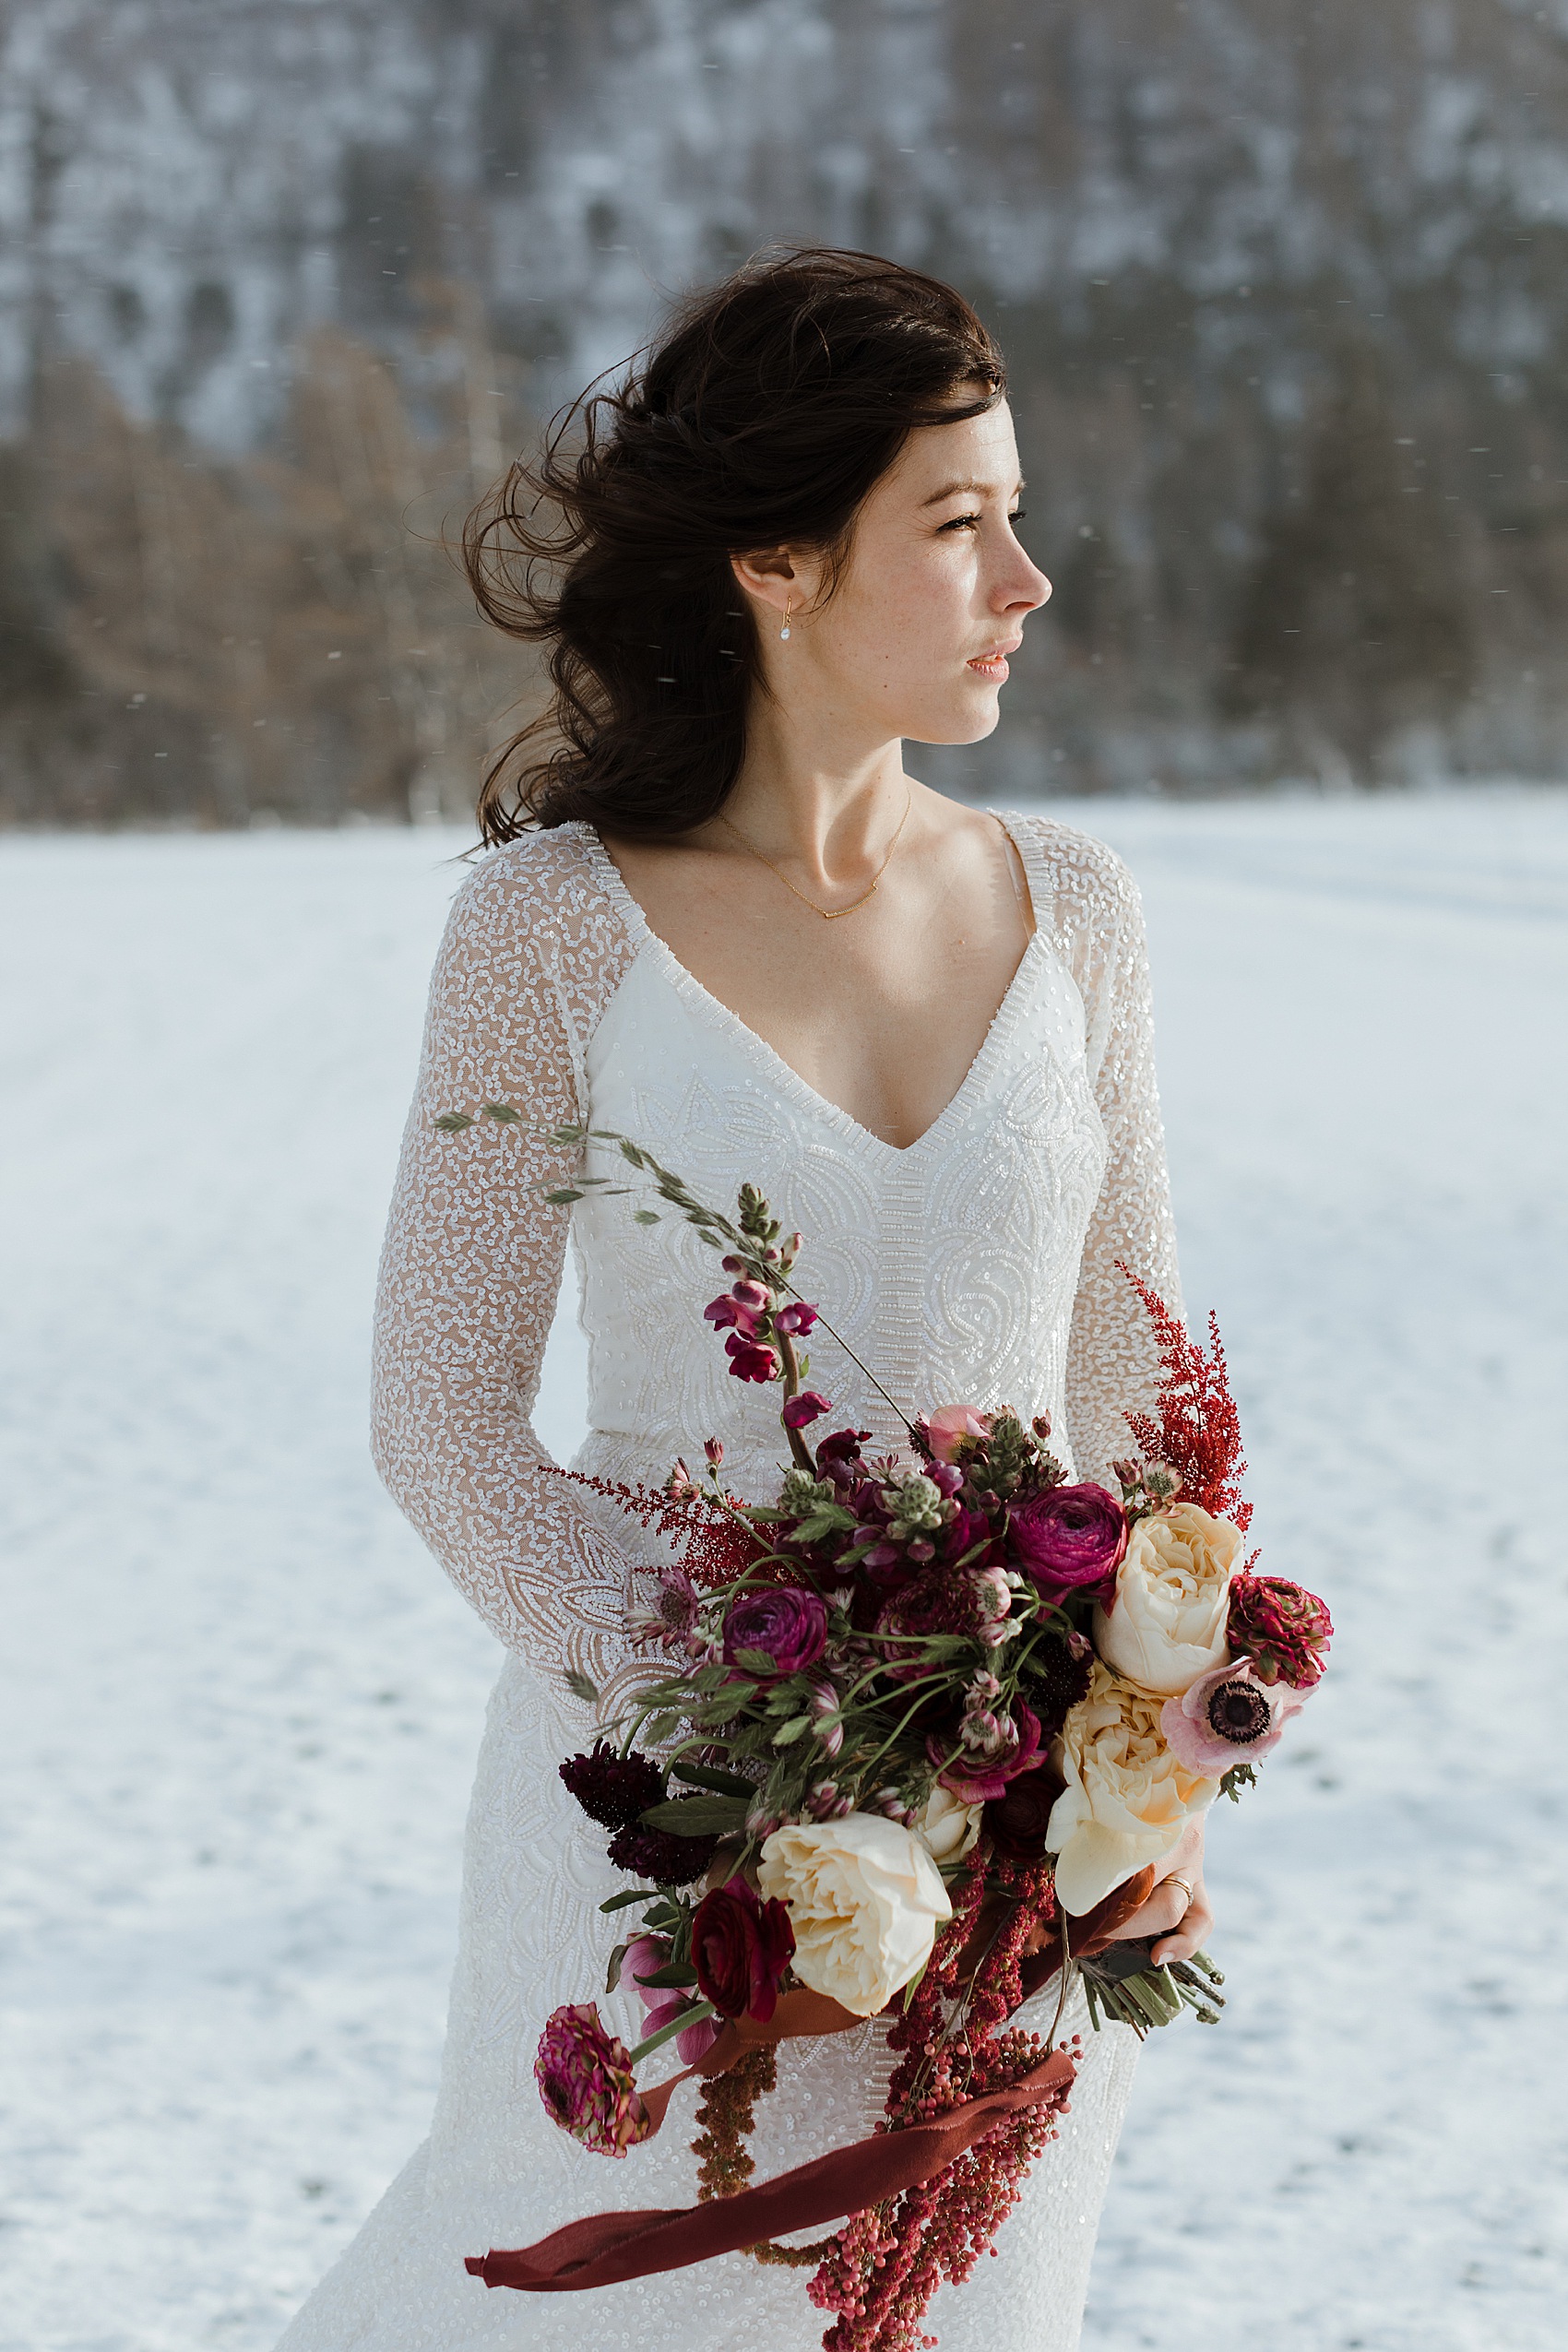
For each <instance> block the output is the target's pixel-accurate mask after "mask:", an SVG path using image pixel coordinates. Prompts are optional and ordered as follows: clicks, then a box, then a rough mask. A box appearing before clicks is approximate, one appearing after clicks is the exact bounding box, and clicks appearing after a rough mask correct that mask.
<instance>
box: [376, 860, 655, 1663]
mask: <svg viewBox="0 0 1568 2352" xmlns="http://www.w3.org/2000/svg"><path fill="white" fill-rule="evenodd" d="M575 849H576V844H574V843H571V842H563V841H560V840H558V839H557V838H556V837H553V836H552V837H542V838H538V837H536V838H533V839H529V840H527V841H524V842H519V843H517V844H515V845H513V847H512V848H511V849H506V850H502V851H499V852H497V853H496V854H495V855H494V856H493V857H492V858H490V859H489V860H487V861H486V862H485V863H484V864H483V865H482V866H481V868H480V869H479V871H478V872H477V873H475V874H474V875H473V876H472V878H471V879H470V880H469V882H468V883H467V884H466V885H465V886H464V888H463V890H462V892H461V893H460V895H459V897H458V898H457V904H456V906H455V907H454V909H453V912H452V916H451V919H450V921H449V922H448V924H447V928H446V934H445V939H444V941H443V943H442V947H441V952H440V956H439V957H438V959H437V962H436V967H435V975H434V981H433V983H432V988H431V1000H430V1014H429V1019H428V1022H427V1025H426V1029H425V1039H424V1051H423V1055H422V1062H421V1066H420V1075H419V1085H418V1088H417V1090H416V1093H415V1096H414V1104H413V1109H412V1111H411V1112H410V1118H409V1125H408V1130H407V1133H406V1134H405V1137H404V1142H403V1154H402V1160H401V1164H400V1166H399V1168H398V1182H397V1188H396V1191H395V1194H394V1196H393V1202H392V1211H391V1218H390V1222H389V1224H388V1227H387V1233H386V1246H385V1249H384V1252H383V1254H382V1262H381V1279H380V1285H379V1290H378V1296H377V1301H376V1332H375V1357H374V1405H373V1423H372V1428H373V1450H374V1456H375V1463H376V1467H377V1468H378V1469H379V1471H380V1472H381V1475H382V1478H383V1479H385V1481H386V1486H387V1488H388V1489H389V1491H391V1493H392V1495H393V1496H394V1498H395V1499H396V1501H397V1502H398V1503H399V1504H400V1505H401V1507H402V1509H403V1510H404V1511H405V1512H406V1513H407V1515H408V1516H409V1518H410V1520H411V1521H412V1523H413V1525H414V1526H415V1527H417V1528H418V1530H419V1532H420V1534H421V1535H422V1537H423V1538H424V1540H425V1542H426V1543H427V1544H428V1545H429V1546H430V1548H431V1550H432V1551H434V1554H435V1556H436V1558H437V1560H439V1561H440V1562H441V1564H442V1566H443V1567H444V1568H445V1571H446V1573H447V1574H448V1575H449V1576H450V1577H451V1578H452V1581H453V1583H454V1584H455V1585H456V1586H457V1588H458V1590H459V1591H460V1592H461V1593H462V1594H463V1595H464V1597H465V1598H467V1599H468V1600H469V1601H471V1602H472V1604H473V1606H474V1608H475V1609H477V1610H478V1611H479V1613H480V1615H481V1617H482V1618H483V1619H484V1621H485V1622H486V1624H487V1625H489V1626H490V1627H491V1628H492V1630H493V1632H494V1633H498V1634H499V1635H500V1637H501V1639H502V1640H503V1641H504V1642H505V1643H506V1644H508V1645H509V1646H510V1647H512V1648H514V1649H517V1650H520V1651H522V1652H523V1653H524V1654H525V1655H526V1656H527V1657H529V1659H530V1661H531V1662H532V1663H533V1664H534V1665H535V1666H536V1667H537V1668H538V1669H540V1672H542V1673H544V1674H547V1675H551V1676H556V1675H559V1674H560V1673H561V1672H562V1671H563V1670H564V1669H566V1668H568V1667H575V1668H577V1669H581V1670H582V1671H583V1672H584V1673H586V1674H588V1676H589V1677H590V1678H591V1679H592V1680H593V1681H595V1682H596V1683H600V1684H603V1683H604V1682H605V1681H607V1680H608V1679H609V1678H610V1676H611V1675H612V1671H613V1669H615V1668H616V1666H618V1665H619V1664H620V1663H621V1662H622V1660H623V1657H624V1609H625V1596H626V1589H627V1570H628V1562H627V1559H626V1557H625V1555H624V1553H623V1552H622V1551H621V1550H620V1549H619V1548H618V1547H617V1546H616V1544H615V1543H614V1542H613V1540H612V1538H610V1537H609V1536H607V1535H606V1534H605V1533H604V1532H603V1531H602V1529H601V1528H600V1527H599V1526H596V1525H595V1524H594V1523H593V1521H592V1520H591V1519H590V1518H589V1517H588V1515H586V1514H585V1512H584V1511H583V1509H582V1508H581V1507H580V1504H579V1503H578V1500H577V1497H576V1493H575V1491H574V1490H573V1489H572V1488H571V1487H570V1486H568V1485H567V1484H566V1482H565V1481H564V1479H558V1478H552V1477H551V1476H549V1475H548V1474H547V1471H546V1469H545V1467H544V1466H545V1465H546V1464H547V1463H548V1462H549V1459H550V1457H549V1455H547V1454H546V1453H545V1451H544V1449H543V1448H542V1447H541V1446H540V1443H539V1441H538V1439H537V1438H536V1437H535V1435H534V1433H533V1429H532V1427H531V1424H530V1422H529V1413H530V1412H531V1410H532V1408H533V1403H534V1399H535V1396H537V1394H538V1390H539V1375H540V1360H541V1358H542V1356H543V1353H544V1345H545V1341H546V1338H547V1337H548V1336H549V1331H550V1324H551V1321H552V1316H553V1313H554V1310H555V1303H556V1300H557V1297H558V1294H559V1289H560V1281H561V1272H562V1265H563V1261H564V1252H565V1244H566V1227H567V1219H566V1215H565V1212H564V1210H562V1209H560V1208H552V1207H550V1206H547V1205H545V1204H544V1203H543V1202H542V1201H541V1200H540V1191H539V1188H540V1182H541V1181H547V1180H549V1179H550V1178H552V1177H553V1178H556V1179H557V1180H560V1179H563V1178H565V1177H566V1176H568V1175H569V1172H570V1166H569V1162H568V1160H567V1159H566V1158H565V1156H564V1155H563V1154H562V1153H560V1152H559V1151H556V1152H552V1150H551V1149H550V1147H549V1146H547V1145H545V1144H544V1143H543V1142H542V1140H541V1139H540V1136H539V1135H537V1134H534V1133H532V1132H531V1127H532V1125H534V1124H537V1125H538V1127H540V1128H549V1127H553V1126H559V1125H562V1124H569V1123H576V1121H577V1120H578V1119H579V1118H580V1116H581V1112H580V1110H579V1090H580V1086H581V1067H582V1050H583V1046H584V1044H585V1042H586V1039H587V1036H588V1034H589V1033H590V1032H591V1027H592V1024H593V1021H594V1019H595V1018H596V1017H597V1014H598V1012H600V1011H602V1006H603V1004H604V1003H605V1002H607V1001H608V997H609V995H610V994H611V993H612V992H613V988H614V985H615V984H616V982H617V981H618V980H619V978H620V974H621V970H622V969H624V964H625V962H626V961H627V960H629V956H630V952H631V951H630V947H629V943H627V942H626V940H625V938H624V934H622V933H620V932H618V930H617V929H616V927H615V926H613V924H612V923H610V922H609V921H608V920H607V918H606V916H605V913H604V910H603V909H599V910H598V911H597V912H596V911H595V910H594V909H593V908H592V907H591V905H590V904H589V902H588V898H587V896H586V894H585V893H584V892H583V890H582V888H581V883H580V878H578V879H577V884H576V896H575V897H574V892H573V883H574V868H575V865H576V864H577V863H579V862H580V861H576V860H575V859H574V856H573V852H574V851H575ZM493 1101H503V1102H509V1103H513V1104H515V1105H516V1107H517V1109H518V1110H519V1111H522V1113H523V1114H524V1121H525V1123H524V1124H519V1125H515V1126H505V1127H502V1126H498V1125H495V1124H493V1123H492V1122H490V1121H488V1120H483V1119H481V1120H480V1121H479V1123H477V1124H476V1125H475V1126H473V1127H470V1128H468V1129H465V1130H464V1131H463V1132H462V1133H461V1134H443V1133H441V1132H440V1131H439V1130H438V1129H437V1128H436V1127H435V1125H434V1120H435V1118H436V1116H437V1114H438V1113H440V1112H442V1111H455V1110H460V1111H469V1112H470V1113H474V1112H477V1111H479V1110H480V1109H481V1106H482V1105H483V1104H484V1103H486V1102H493Z"/></svg>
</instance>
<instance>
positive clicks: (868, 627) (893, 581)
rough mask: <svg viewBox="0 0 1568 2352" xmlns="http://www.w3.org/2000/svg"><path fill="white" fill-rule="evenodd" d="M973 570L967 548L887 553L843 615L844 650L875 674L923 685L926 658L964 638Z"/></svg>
mask: <svg viewBox="0 0 1568 2352" xmlns="http://www.w3.org/2000/svg"><path fill="white" fill-rule="evenodd" d="M973 570H974V565H973V562H972V560H968V557H967V551H966V552H960V553H955V552H952V551H949V550H947V549H944V550H942V552H941V554H940V556H939V557H937V558H934V559H933V558H932V555H931V554H930V553H929V552H927V551H923V550H922V551H920V552H917V553H916V554H914V555H913V556H911V555H910V554H909V552H908V551H903V552H899V553H898V554H897V555H890V556H889V557H888V559H887V561H886V563H885V564H883V565H880V566H879V567H878V576H877V577H876V579H875V581H874V584H872V585H869V586H868V587H867V588H864V589H862V590H861V592H860V593H859V594H857V596H856V597H855V599H854V610H853V612H852V614H850V613H849V612H847V613H846V615H845V619H846V623H847V624H848V625H847V627H846V630H845V633H844V639H843V647H844V651H845V653H846V655H847V656H849V658H850V659H852V660H853V661H854V662H855V664H856V666H857V667H861V668H862V669H863V671H865V672H866V673H868V674H870V675H873V676H875V677H877V678H878V679H880V680H885V681H887V682H893V681H897V682H898V683H901V684H906V685H909V686H927V687H929V685H930V684H931V683H932V664H933V663H938V664H945V663H948V662H950V661H951V660H952V659H953V657H954V654H955V652H956V650H958V649H959V648H961V647H963V646H964V645H966V644H967V642H968V636H969V634H970V628H971V624H970V618H969V608H970V595H971V588H972V574H973Z"/></svg>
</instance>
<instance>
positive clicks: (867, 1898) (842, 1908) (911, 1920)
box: [757, 1813, 953, 2017]
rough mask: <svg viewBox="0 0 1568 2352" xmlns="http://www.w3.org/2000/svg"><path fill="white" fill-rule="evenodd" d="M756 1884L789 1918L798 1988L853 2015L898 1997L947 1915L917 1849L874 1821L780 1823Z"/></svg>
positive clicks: (925, 1855)
mask: <svg viewBox="0 0 1568 2352" xmlns="http://www.w3.org/2000/svg"><path fill="white" fill-rule="evenodd" d="M757 1884H758V1887H759V1889H760V1890H761V1893H762V1895H763V1899H764V1900H765V1901H771V1900H772V1899H774V1898H775V1897H777V1899H778V1901H779V1902H781V1903H783V1904H784V1905H785V1906H786V1907H787V1908H788V1910H789V1913H790V1926H791V1927H792V1928H793V1929H794V1930H795V1956H794V1959H793V1961H792V1962H791V1964H790V1965H791V1966H792V1967H793V1968H794V1971H795V1974H796V1976H797V1977H799V1978H800V1980H801V1982H802V1984H803V1985H810V1986H811V1988H812V1990H814V1992H823V1993H826V1995H827V1997H828V1999H829V2000H830V2001H836V2002H838V2003H839V2005H840V2007H841V2008H844V2009H848V2010H849V2011H851V2012H852V2013H853V2014H854V2015H855V2016H857V2017H873V2016H874V2015H875V2014H876V2012H877V2011H878V2010H879V2009H885V2007H886V2005H887V2003H888V2002H890V2001H891V2000H892V1998H893V1996H894V1994H895V1993H896V1992H900V1991H902V1990H903V1988H904V1987H905V1986H906V1985H907V1984H908V1983H909V1978H911V1977H912V1976H913V1975H914V1974H915V1972H916V1970H917V1969H919V1968H923V1967H924V1966H925V1964H926V1962H927V1960H928V1959H929V1958H930V1956H931V1947H932V1943H933V1942H935V1941H936V1930H937V1929H938V1928H939V1927H941V1926H942V1925H943V1924H944V1921H946V1920H948V1919H950V1918H952V1916H953V1907H952V1905H951V1904H950V1903H949V1902H948V1900H947V1890H946V1888H945V1887H944V1885H943V1883H942V1873H941V1872H940V1871H939V1870H938V1869H937V1867H936V1864H935V1863H934V1862H933V1861H932V1858H931V1855H930V1853H929V1852H928V1851H927V1849H926V1847H925V1846H924V1844H923V1843H922V1841H921V1839H920V1838H918V1837H917V1836H915V1835H914V1834H913V1832H912V1831H910V1830H908V1829H905V1828H903V1827H902V1826H901V1825H900V1824H899V1823H897V1822H893V1821H886V1820H885V1819H884V1818H883V1816H882V1815H881V1814H879V1813H846V1814H845V1816H844V1818H843V1820H842V1821H822V1822H789V1823H786V1824H785V1826H784V1827H783V1828H782V1829H776V1830H775V1831H774V1833H773V1835H772V1836H771V1837H770V1838H768V1840H767V1841H766V1844H765V1846H764V1847H763V1849H762V1860H761V1865H760V1867H759V1869H758V1871H757Z"/></svg>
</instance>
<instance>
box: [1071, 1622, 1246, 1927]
mask: <svg viewBox="0 0 1568 2352" xmlns="http://www.w3.org/2000/svg"><path fill="white" fill-rule="evenodd" d="M1161 1705H1163V1701H1161V1700H1159V1699H1158V1698H1152V1697H1150V1696H1149V1695H1148V1693H1146V1692H1144V1691H1140V1690H1136V1689H1134V1686H1133V1684H1132V1683H1130V1682H1124V1681H1123V1680H1122V1678H1121V1677H1120V1676H1119V1675H1116V1674H1112V1673H1111V1672H1109V1671H1108V1669H1106V1668H1105V1667H1104V1666H1103V1665H1101V1663H1100V1661H1099V1658H1096V1659H1095V1661H1094V1664H1093V1666H1092V1668H1091V1669H1090V1680H1089V1687H1088V1693H1087V1697H1085V1698H1082V1699H1080V1700H1079V1702H1078V1704H1077V1705H1076V1706H1075V1707H1074V1708H1072V1709H1071V1711H1070V1712H1069V1714H1068V1716H1067V1720H1066V1722H1065V1723H1064V1724H1063V1727H1062V1734H1061V1737H1060V1738H1059V1739H1058V1740H1056V1741H1055V1742H1054V1744H1053V1746H1052V1748H1051V1760H1052V1762H1053V1763H1054V1764H1055V1765H1056V1768H1057V1770H1058V1771H1059V1772H1060V1773H1061V1775H1062V1777H1063V1780H1064V1781H1065V1782H1066V1784H1067V1785H1066V1787H1065V1788H1063V1792H1062V1794H1061V1796H1060V1797H1058V1799H1057V1800H1056V1802H1055V1804H1054V1805H1053V1806H1052V1807H1051V1821H1050V1823H1049V1825H1048V1827H1047V1830H1046V1836H1045V1843H1046V1848H1047V1850H1048V1852H1050V1853H1052V1854H1054V1855H1055V1857H1056V1895H1057V1900H1058V1901H1059V1902H1060V1903H1061V1905H1062V1907H1063V1909H1064V1910H1066V1911H1068V1912H1070V1913H1071V1914H1072V1915H1073V1917H1074V1918H1081V1917H1082V1915H1083V1914H1084V1912H1086V1911H1088V1910H1092V1909H1093V1907H1094V1906H1095V1905H1096V1904H1097V1903H1098V1902H1099V1901H1100V1899H1101V1898H1102V1896H1104V1895H1109V1894H1111V1891H1112V1889H1113V1888H1115V1887H1118V1886H1120V1885H1122V1883H1123V1881H1124V1880H1126V1879H1130V1878H1131V1877H1132V1876H1133V1875H1134V1872H1135V1871H1141V1870H1142V1869H1143V1867H1144V1865H1145V1863H1146V1862H1158V1860H1159V1859H1160V1858H1161V1857H1162V1856H1163V1855H1166V1854H1169V1853H1170V1849H1171V1847H1173V1846H1174V1845H1175V1843H1176V1841H1177V1839H1178V1838H1179V1837H1180V1836H1181V1835H1182V1830H1183V1829H1184V1828H1185V1826H1186V1823H1187V1822H1188V1820H1189V1819H1190V1817H1191V1816H1192V1815H1193V1814H1194V1813H1200V1812H1204V1811H1205V1809H1206V1807H1207V1806H1209V1805H1212V1804H1213V1802H1214V1800H1215V1799H1216V1797H1218V1794H1219V1783H1218V1780H1206V1779H1204V1778H1203V1777H1202V1776H1200V1775H1198V1774H1197V1773H1194V1772H1189V1771H1187V1769H1186V1768H1185V1766H1184V1765H1182V1764H1179V1763H1178V1761H1177V1759H1176V1758H1175V1756H1173V1755H1172V1754H1171V1752H1170V1749H1169V1748H1168V1747H1167V1746H1166V1744H1165V1740H1164V1739H1163V1737H1162V1736H1161V1733H1160V1728H1159V1711H1160V1707H1161Z"/></svg>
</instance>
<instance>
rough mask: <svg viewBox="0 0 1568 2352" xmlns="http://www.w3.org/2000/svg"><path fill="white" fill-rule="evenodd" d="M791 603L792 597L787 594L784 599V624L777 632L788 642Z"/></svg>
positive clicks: (792, 601)
mask: <svg viewBox="0 0 1568 2352" xmlns="http://www.w3.org/2000/svg"><path fill="white" fill-rule="evenodd" d="M793 603H794V599H793V597H789V596H787V597H786V598H785V599H784V626H783V627H782V628H781V629H780V630H779V632H778V634H779V636H781V637H782V638H783V639H784V640H785V642H786V643H788V641H789V636H790V608H791V606H792V605H793Z"/></svg>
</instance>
